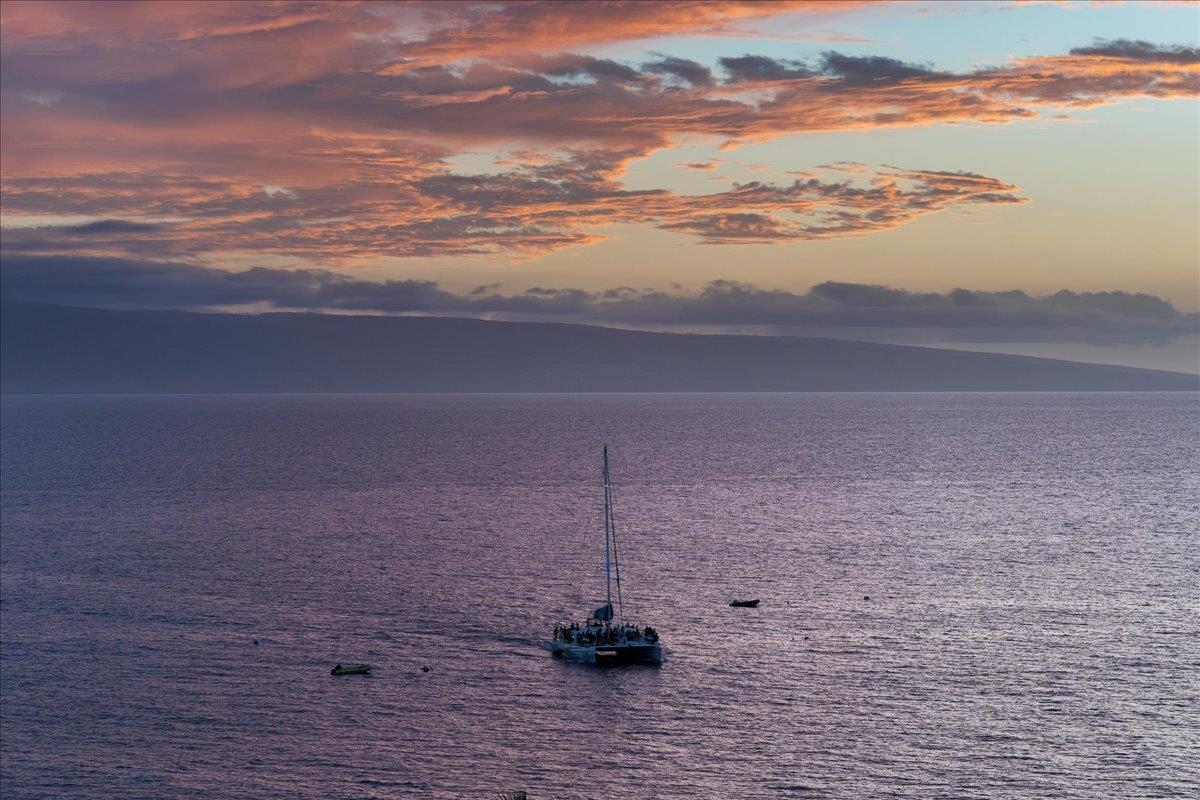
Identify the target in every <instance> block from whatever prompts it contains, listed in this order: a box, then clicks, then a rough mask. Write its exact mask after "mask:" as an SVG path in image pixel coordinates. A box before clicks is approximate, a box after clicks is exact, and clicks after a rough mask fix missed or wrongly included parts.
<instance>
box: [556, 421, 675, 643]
mask: <svg viewBox="0 0 1200 800" xmlns="http://www.w3.org/2000/svg"><path fill="white" fill-rule="evenodd" d="M614 577H615V578H616V584H617V606H616V619H615V620H614V619H613V602H612V599H613V598H612V587H613V578H614ZM604 582H605V589H606V600H605V603H604V605H602V606H601V607H600V608H597V609H596V610H595V611H593V612H592V616H591V617H590V618H589V619H588V620H587V622H585V623H583V624H582V625H580V624H578V623H570V624H567V625H559V626H556V627H555V629H554V639H553V640H552V641H551V642H550V651H551V652H552V653H554V655H556V656H561V657H562V658H566V659H569V660H571V661H579V662H581V663H584V664H601V665H603V664H661V663H662V645H661V644H659V641H658V632H657V631H655V630H654V628H651V627H650V626H649V625H647V626H646V627H644V628H642V627H640V626H638V625H636V624H632V623H627V622H626V621H625V615H624V613H623V610H622V606H621V562H620V560H619V559H618V557H617V529H616V525H615V523H614V522H613V511H612V488H611V485H610V483H609V475H608V445H605V446H604Z"/></svg>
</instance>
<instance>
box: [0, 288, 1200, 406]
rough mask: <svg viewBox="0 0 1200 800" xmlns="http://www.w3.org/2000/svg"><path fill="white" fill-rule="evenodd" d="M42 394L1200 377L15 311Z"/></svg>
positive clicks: (824, 350) (660, 340)
mask: <svg viewBox="0 0 1200 800" xmlns="http://www.w3.org/2000/svg"><path fill="white" fill-rule="evenodd" d="M0 390H2V391H3V392H5V393H12V394H30V393H48V394H49V393H65V394H83V393H114V394H122V393H129V394H146V393H188V392H200V393H208V392H212V393H222V392H803V391H1163V390H1165V391H1196V390H1200V376H1196V375H1187V374H1183V373H1174V372H1161V371H1156V370H1144V369H1135V368H1132V367H1118V366H1105V365H1096V364H1081V363H1076V362H1071V361H1057V360H1053V359H1044V358H1032V357H1027V356H1013V355H1000V354H993V353H977V352H966V351H958V350H939V349H933V348H924V347H910V346H904V345H888V344H874V343H867V342H852V341H844V340H839V339H816V338H799V337H785V336H726V335H699V334H672V333H651V332H645V331H629V330H620V329H614V328H603V327H595V326H589V325H570V324H559V323H542V322H491V321H484V320H477V319H461V318H451V317H383V316H344V315H334V314H291V313H270V314H208V313H194V312H186V311H113V310H104V309H95V308H78V307H68V306H47V305H23V304H6V305H4V306H3V307H2V308H0Z"/></svg>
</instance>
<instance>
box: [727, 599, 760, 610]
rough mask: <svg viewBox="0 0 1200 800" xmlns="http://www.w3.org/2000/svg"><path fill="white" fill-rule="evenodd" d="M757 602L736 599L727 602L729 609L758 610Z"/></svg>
mask: <svg viewBox="0 0 1200 800" xmlns="http://www.w3.org/2000/svg"><path fill="white" fill-rule="evenodd" d="M760 602H761V601H759V600H738V599H737V598H736V597H735V598H733V599H732V600H730V601H729V605H730V607H731V608H758V604H759V603H760Z"/></svg>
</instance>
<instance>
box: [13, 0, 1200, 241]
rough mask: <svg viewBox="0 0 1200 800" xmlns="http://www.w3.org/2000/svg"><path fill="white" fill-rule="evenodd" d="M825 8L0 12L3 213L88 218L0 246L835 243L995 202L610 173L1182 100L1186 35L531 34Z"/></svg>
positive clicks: (900, 186)
mask: <svg viewBox="0 0 1200 800" xmlns="http://www.w3.org/2000/svg"><path fill="white" fill-rule="evenodd" d="M842 7H843V5H842V4H829V3H788V4H784V3H769V4H768V3H757V2H734V3H725V4H714V3H707V2H703V3H701V2H676V3H634V4H629V5H621V6H619V7H618V8H614V7H612V6H611V5H606V4H600V3H520V4H481V5H479V6H475V5H464V4H457V3H453V4H438V3H435V4H421V5H414V4H401V5H398V6H393V5H378V6H377V5H373V4H324V3H294V4H282V5H276V4H258V3H228V4H225V3H213V4H169V5H165V6H157V5H151V6H143V5H138V6H136V7H131V6H127V5H124V4H116V5H113V6H105V7H103V8H97V7H95V6H94V5H92V4H35V5H29V4H22V3H6V4H4V6H3V12H2V13H3V15H4V26H3V36H4V49H3V53H2V54H0V58H2V60H3V63H2V65H0V66H2V67H3V69H2V70H0V76H2V77H0V95H2V100H3V103H4V109H5V113H4V115H3V117H2V119H0V134H2V140H3V157H4V175H3V192H4V205H5V212H6V215H9V216H10V217H12V218H14V219H16V218H19V217H20V216H22V215H85V216H87V217H90V218H92V219H94V220H96V221H110V224H107V225H99V226H98V227H95V228H90V229H86V230H78V229H69V226H59V227H56V228H52V229H51V228H43V229H35V228H25V229H19V230H18V229H13V230H11V231H7V230H6V234H5V247H6V248H7V249H17V250H23V251H26V252H86V253H95V254H110V255H112V254H119V253H121V252H139V253H156V254H157V253H162V254H185V255H191V256H199V255H210V256H211V255H216V254H221V253H226V252H234V251H238V252H257V253H263V254H270V255H274V256H289V257H296V258H301V259H319V260H324V261H327V262H331V263H336V262H338V261H340V260H345V259H359V258H367V257H371V256H379V255H387V256H439V255H449V254H464V253H496V252H509V251H511V252H527V253H541V252H546V251H550V250H554V249H558V248H562V247H570V246H576V245H579V244H585V243H588V242H591V241H595V240H596V239H597V238H598V237H599V236H600V234H599V233H598V232H597V231H598V230H599V228H600V227H601V226H603V225H608V224H611V223H612V222H628V223H637V224H644V225H650V226H657V227H659V228H662V229H664V230H669V231H674V232H678V233H682V234H687V235H691V236H695V237H698V238H699V239H700V240H701V241H703V242H706V243H714V244H716V243H723V244H728V243H739V242H780V241H797V240H804V239H816V238H827V237H833V236H850V235H859V234H863V233H869V232H872V231H879V230H884V229H889V228H894V227H896V226H898V225H902V224H905V223H906V222H908V221H910V220H912V219H915V218H917V217H920V216H922V215H926V214H931V213H937V212H939V211H941V210H944V209H947V208H950V207H953V206H961V205H964V204H971V205H994V204H1005V203H1015V202H1022V198H1021V197H1020V196H1019V194H1018V190H1017V187H1015V186H1012V185H1011V184H1008V183H1005V182H1003V181H1001V180H999V179H996V178H992V177H987V176H981V175H972V174H968V173H936V172H925V171H920V170H902V169H894V168H881V169H867V168H862V169H861V170H860V171H859V172H855V169H856V168H843V170H842V171H843V173H845V174H843V175H840V176H838V177H837V178H836V179H832V180H819V179H817V178H813V177H807V176H805V177H804V178H803V179H802V180H797V181H795V182H793V183H792V184H788V185H772V184H768V183H759V182H755V183H749V184H742V185H735V186H733V187H732V188H730V189H729V190H727V191H723V192H717V193H714V194H707V195H679V194H677V193H674V192H670V191H666V190H653V191H631V190H628V189H627V188H625V186H624V185H623V184H622V182H621V178H622V176H623V175H624V173H625V170H626V169H627V167H628V165H629V164H630V163H631V162H633V161H634V160H636V159H640V158H644V157H646V156H647V155H649V154H650V153H652V152H654V151H656V150H659V149H662V148H666V147H670V146H672V145H674V144H677V143H679V142H682V141H684V140H689V141H694V140H696V139H708V140H711V141H714V142H717V143H721V142H726V143H730V142H750V141H761V140H765V139H770V138H773V137H778V136H784V135H792V134H800V133H806V132H813V131H837V130H850V129H872V128H885V127H899V126H918V125H929V124H936V123H954V122H975V123H987V124H990V123H1007V122H1012V121H1014V120H1020V119H1027V118H1032V117H1037V116H1039V115H1041V114H1043V113H1051V114H1053V113H1057V112H1058V111H1060V110H1061V109H1063V108H1071V107H1087V106H1093V105H1099V104H1103V103H1112V102H1116V101H1119V100H1122V99H1125V98H1131V97H1155V98H1174V97H1196V96H1198V95H1200V54H1198V53H1197V50H1196V49H1195V48H1182V47H1179V48H1169V47H1159V46H1155V45H1152V44H1149V43H1146V42H1131V41H1116V42H1102V43H1097V44H1094V45H1092V46H1089V47H1082V48H1078V49H1076V50H1073V51H1071V52H1069V53H1067V54H1065V55H1053V56H1045V57H1038V58H1024V59H1018V60H1015V61H1013V62H1011V63H1009V64H1006V65H1003V66H999V67H994V68H988V69H981V70H976V71H972V72H966V73H950V72H943V71H938V70H936V69H934V68H932V67H929V66H925V65H914V64H906V63H901V62H899V61H896V60H894V59H889V58H881V57H862V56H845V55H841V54H837V53H826V54H825V55H824V56H823V57H822V58H821V59H820V60H819V61H817V62H815V63H806V62H799V61H788V60H780V59H771V58H766V57H762V56H753V55H750V56H737V57H731V58H725V59H720V61H719V62H718V64H717V65H716V66H715V67H713V66H710V65H704V64H699V63H697V62H694V61H690V60H688V59H684V58H680V57H675V56H662V55H658V56H655V57H654V58H653V60H650V61H647V62H646V63H642V64H637V63H624V62H618V61H613V60H609V59H602V58H597V57H595V56H591V55H580V54H571V53H557V54H555V55H550V56H546V55H541V54H539V53H537V52H535V51H538V50H539V49H541V48H545V51H544V52H554V51H555V50H558V49H561V48H564V47H568V46H572V45H579V44H584V43H588V42H601V41H614V40H618V39H628V38H644V37H647V36H657V35H663V34H664V33H669V32H676V33H678V32H692V33H695V32H700V31H715V30H724V29H728V28H729V26H731V25H734V24H735V23H738V22H739V21H742V22H744V21H745V20H749V19H758V18H764V17H767V16H770V15H772V14H777V13H781V12H783V11H808V12H822V11H829V10H830V9H841V8H842ZM617 11H619V12H620V13H616V12H617ZM439 59H444V60H456V61H460V62H461V63H458V64H457V65H456V66H454V67H453V68H451V67H448V66H444V65H440V66H439V65H437V64H436V63H435V62H436V61H437V60H439ZM493 147H494V148H501V149H503V150H505V151H507V152H510V153H513V155H512V156H511V157H510V158H509V162H508V163H507V164H506V165H505V168H504V171H502V172H500V173H498V174H485V175H472V174H463V172H462V171H459V172H456V171H455V170H453V169H452V168H451V166H450V165H451V163H453V162H452V161H451V159H453V158H454V157H455V156H456V155H459V154H461V153H463V152H464V151H467V150H478V149H480V148H493ZM705 165H706V166H701V165H700V164H699V163H694V164H691V165H689V166H690V167H691V168H697V169H699V168H708V167H709V166H711V162H705ZM113 220H116V221H117V222H116V223H112V222H111V221H113ZM121 223H124V224H121ZM139 225H140V226H142V227H140V228H139V227H136V226H139ZM131 226H134V227H131Z"/></svg>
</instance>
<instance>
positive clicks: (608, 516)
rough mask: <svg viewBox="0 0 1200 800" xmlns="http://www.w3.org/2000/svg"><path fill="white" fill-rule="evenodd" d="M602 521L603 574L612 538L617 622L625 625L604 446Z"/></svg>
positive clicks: (610, 485)
mask: <svg viewBox="0 0 1200 800" xmlns="http://www.w3.org/2000/svg"><path fill="white" fill-rule="evenodd" d="M604 519H605V522H606V526H605V542H604V553H605V567H606V569H605V572H606V573H607V563H608V539H609V537H611V538H612V563H613V567H614V568H615V572H616V578H617V620H618V621H619V622H620V623H621V624H624V623H625V608H624V603H622V598H621V558H620V555H619V554H618V552H617V518H616V515H615V514H613V506H612V482H611V481H610V480H609V473H608V445H605V446H604ZM608 602H609V603H612V591H611V589H610V590H609V593H608Z"/></svg>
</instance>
